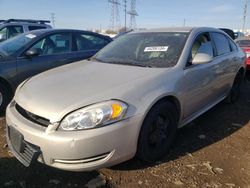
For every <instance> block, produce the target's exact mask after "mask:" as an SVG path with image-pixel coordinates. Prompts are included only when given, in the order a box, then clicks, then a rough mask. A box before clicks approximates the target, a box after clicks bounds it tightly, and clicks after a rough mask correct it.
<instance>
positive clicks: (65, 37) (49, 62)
mask: <svg viewBox="0 0 250 188" xmlns="http://www.w3.org/2000/svg"><path fill="white" fill-rule="evenodd" d="M111 41H112V39H111V38H110V37H108V36H104V35H100V34H97V33H93V32H89V31H81V30H69V29H41V30H34V31H31V32H28V33H24V34H20V35H18V36H16V37H14V38H11V39H9V40H6V41H4V42H2V43H1V44H0V112H3V111H4V110H5V108H6V106H7V104H8V102H9V101H10V99H11V98H12V96H13V93H14V92H15V89H16V87H17V85H18V84H19V83H20V82H22V81H23V80H25V79H27V78H29V77H31V76H33V75H35V74H38V73H40V72H43V71H45V70H48V69H51V68H54V67H58V66H61V65H65V64H68V63H72V62H75V61H78V60H83V59H88V58H90V57H91V56H93V55H94V54H95V53H96V52H98V51H99V50H100V49H101V48H103V47H104V46H106V45H107V44H108V43H109V42H111Z"/></svg>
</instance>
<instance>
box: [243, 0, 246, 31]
mask: <svg viewBox="0 0 250 188" xmlns="http://www.w3.org/2000/svg"><path fill="white" fill-rule="evenodd" d="M246 17H247V0H245V4H244V8H243V25H242V33H244V32H245V26H246Z"/></svg>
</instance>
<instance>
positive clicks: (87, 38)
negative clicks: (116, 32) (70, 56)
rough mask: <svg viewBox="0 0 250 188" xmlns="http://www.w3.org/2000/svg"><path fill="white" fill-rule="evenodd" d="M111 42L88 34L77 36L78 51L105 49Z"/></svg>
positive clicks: (78, 34)
mask: <svg viewBox="0 0 250 188" xmlns="http://www.w3.org/2000/svg"><path fill="white" fill-rule="evenodd" d="M108 43H109V41H108V40H107V39H105V38H101V37H99V36H95V35H88V34H80V33H77V34H76V45H77V50H78V51H81V50H99V49H101V48H103V47H104V46H105V45H106V44H108Z"/></svg>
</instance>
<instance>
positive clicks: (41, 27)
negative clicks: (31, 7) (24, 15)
mask: <svg viewBox="0 0 250 188" xmlns="http://www.w3.org/2000/svg"><path fill="white" fill-rule="evenodd" d="M28 28H29V31H32V30H36V29H46V27H44V26H29V27H28Z"/></svg>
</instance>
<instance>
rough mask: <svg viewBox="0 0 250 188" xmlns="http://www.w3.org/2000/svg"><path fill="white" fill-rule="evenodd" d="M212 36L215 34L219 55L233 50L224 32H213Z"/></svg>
mask: <svg viewBox="0 0 250 188" xmlns="http://www.w3.org/2000/svg"><path fill="white" fill-rule="evenodd" d="M212 36H213V39H214V42H215V46H216V49H217V55H223V54H226V53H229V52H230V51H231V50H230V46H229V42H228V40H227V38H226V37H225V36H224V35H223V34H220V33H212Z"/></svg>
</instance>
